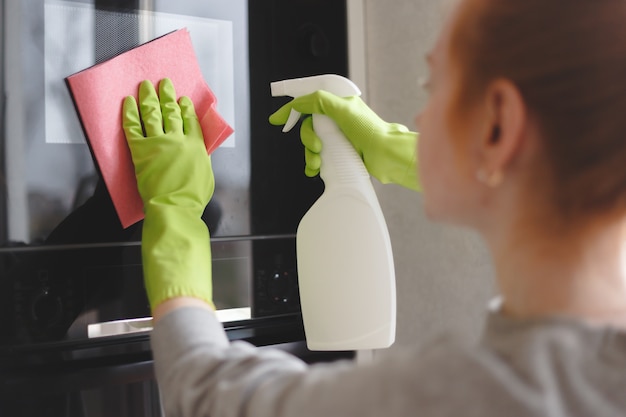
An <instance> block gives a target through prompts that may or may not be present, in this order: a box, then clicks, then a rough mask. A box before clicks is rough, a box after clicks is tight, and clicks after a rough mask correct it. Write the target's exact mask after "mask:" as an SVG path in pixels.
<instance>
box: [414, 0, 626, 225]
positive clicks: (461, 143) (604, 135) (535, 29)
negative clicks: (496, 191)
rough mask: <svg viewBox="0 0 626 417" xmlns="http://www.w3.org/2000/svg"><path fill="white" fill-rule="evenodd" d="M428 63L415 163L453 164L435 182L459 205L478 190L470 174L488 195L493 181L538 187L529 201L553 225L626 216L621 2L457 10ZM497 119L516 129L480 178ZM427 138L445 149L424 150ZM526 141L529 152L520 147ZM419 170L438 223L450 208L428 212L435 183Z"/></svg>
mask: <svg viewBox="0 0 626 417" xmlns="http://www.w3.org/2000/svg"><path fill="white" fill-rule="evenodd" d="M433 60H434V61H435V62H434V63H433V70H432V73H433V74H432V79H431V81H432V83H433V87H432V88H433V91H432V96H431V100H430V102H429V104H428V106H427V107H426V109H425V111H424V113H423V114H422V115H421V116H420V119H419V124H420V125H423V127H424V129H422V133H423V142H424V144H421V145H420V147H421V148H420V153H422V154H424V155H422V160H423V162H424V163H425V164H426V165H428V161H426V160H425V158H427V157H429V156H433V155H434V159H435V160H436V159H437V158H438V157H439V156H441V155H440V154H446V155H451V154H454V158H453V160H454V161H455V164H456V165H455V167H448V168H446V169H444V170H443V174H444V175H445V176H444V179H445V177H446V176H447V177H455V176H457V175H458V174H461V177H455V178H456V179H455V180H454V181H456V182H457V184H455V185H453V186H457V187H464V188H465V189H468V188H469V190H468V191H463V190H461V194H463V193H464V192H467V193H468V195H466V196H463V195H461V196H458V198H459V199H463V198H470V196H469V194H471V193H474V195H475V191H476V190H475V189H472V187H476V186H477V185H476V184H472V182H473V183H476V182H480V181H476V180H475V179H474V178H470V177H471V174H479V180H480V178H481V176H482V179H483V182H487V183H492V185H498V184H496V183H497V182H499V175H500V174H502V175H503V176H504V180H503V181H504V182H506V181H507V175H517V174H521V175H518V176H517V178H518V179H519V178H523V179H524V181H526V182H527V184H526V186H527V188H530V187H531V186H532V183H533V182H536V196H537V198H538V199H541V203H542V204H544V205H545V207H549V208H550V209H551V210H552V215H553V216H559V218H561V219H569V220H568V221H577V220H580V219H583V218H588V217H589V216H592V215H596V214H598V213H608V212H611V213H623V212H626V1H623V0H550V1H546V0H463V1H461V3H460V5H459V8H458V9H457V11H456V13H455V14H454V16H452V19H451V20H450V22H449V24H448V25H447V26H446V29H445V30H444V32H443V33H442V35H441V38H440V40H439V42H438V44H437V46H436V48H435V50H434V51H433ZM439 70H441V73H438V71H439ZM516 95H517V97H516ZM507 100H508V104H510V106H509V107H508V110H507V104H506V102H507ZM516 100H517V103H516ZM502 101H504V102H505V104H502ZM515 106H518V107H519V108H518V109H517V110H515V109H514V110H511V109H513V108H514V107H515ZM498 109H500V110H498ZM499 111H502V114H498V112H499ZM507 112H509V113H507ZM437 113H439V114H437ZM494 113H495V114H494ZM507 114H508V115H509V116H507ZM507 117H508V118H509V121H510V118H511V117H517V118H519V119H520V120H521V121H522V122H521V123H522V126H517V128H516V129H517V130H515V131H514V132H513V133H512V134H515V135H517V139H515V140H514V143H513V144H511V145H510V146H511V149H509V150H508V153H506V154H505V155H500V160H499V165H498V163H496V164H495V165H494V166H491V167H490V166H489V164H490V162H489V161H490V159H489V158H490V155H482V154H481V152H483V151H484V152H487V154H488V153H489V146H490V145H494V147H495V146H496V145H498V141H499V140H500V139H501V137H500V135H501V134H502V132H501V131H500V130H499V129H500V126H499V123H500V122H502V124H503V125H506V123H508V122H507V121H506V120H505V121H503V120H504V119H503V118H507ZM437 118H439V119H440V120H439V122H437V120H435V119H437ZM444 119H445V120H444ZM443 123H445V124H446V125H447V126H448V127H442V126H443ZM436 126H439V127H438V128H437V127H436ZM420 127H421V126H420ZM431 133H433V135H435V136H440V137H438V138H437V139H436V140H437V141H447V142H449V146H450V148H449V149H443V146H444V145H442V144H437V145H435V146H431V145H434V144H432V143H429V141H430V140H435V138H434V137H429V134H431ZM509 133H511V132H509ZM533 135H534V137H536V139H537V140H536V143H535V144H534V145H532V144H530V145H529V144H528V143H526V142H528V140H527V139H528V137H529V136H530V137H533ZM477 137H478V138H481V139H478V142H479V147H478V149H477V148H476V146H475V145H476V143H473V142H472V141H474V142H476V138H477ZM529 148H532V149H529ZM448 151H450V152H451V153H450V152H448ZM446 152H448V153H446ZM438 155H439V156H438ZM442 158H443V157H442ZM520 160H521V161H520ZM442 162H445V161H442V160H440V161H438V162H437V163H442ZM447 162H448V163H451V162H452V160H448V161H447ZM434 163H435V162H433V164H434ZM481 164H483V165H485V166H481ZM427 169H428V166H426V167H424V169H423V170H422V175H423V176H424V182H425V184H424V186H425V193H426V199H427V204H428V200H429V198H430V196H429V194H431V196H432V197H433V200H435V201H432V202H431V203H432V204H433V207H432V211H433V212H434V213H433V214H434V215H435V216H437V215H438V213H439V212H440V211H441V210H442V207H444V206H446V205H449V204H451V203H452V204H454V203H455V202H454V201H450V199H449V198H448V200H447V201H441V202H439V203H438V202H437V201H436V200H437V198H439V196H438V195H437V192H436V191H435V190H434V188H435V187H436V186H439V185H441V184H437V182H441V181H443V180H440V179H433V178H432V176H431V178H430V179H429V176H430V173H429V172H427ZM515 170H517V171H516V172H515V173H512V172H511V171H515ZM446 171H447V172H446ZM435 175H436V170H435ZM463 175H464V177H463ZM459 178H465V179H459ZM429 181H430V182H432V187H431V188H430V189H429ZM430 191H433V193H430ZM447 191H448V192H449V191H450V190H447ZM485 193H488V192H487V191H485ZM486 200H488V198H486V197H485V196H484V195H483V196H481V197H480V201H481V202H482V203H484V202H485V201H486ZM464 201H465V202H466V201H467V200H463V201H457V203H458V202H460V203H462V202H464ZM535 203H536V202H535ZM443 210H444V211H445V209H443ZM456 214H458V213H456ZM456 214H454V213H453V214H452V216H453V217H454V216H455V215H456ZM442 216H443V217H445V216H446V214H445V213H444V214H443V215H442Z"/></svg>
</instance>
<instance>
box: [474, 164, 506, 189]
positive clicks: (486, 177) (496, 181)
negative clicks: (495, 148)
mask: <svg viewBox="0 0 626 417" xmlns="http://www.w3.org/2000/svg"><path fill="white" fill-rule="evenodd" d="M476 179H477V180H478V181H479V182H482V183H483V184H485V185H487V186H488V187H490V188H496V187H497V186H499V185H500V184H502V180H503V179H504V176H503V175H502V171H499V170H498V171H494V172H492V173H491V174H487V171H486V170H485V169H483V168H481V169H479V170H478V171H476Z"/></svg>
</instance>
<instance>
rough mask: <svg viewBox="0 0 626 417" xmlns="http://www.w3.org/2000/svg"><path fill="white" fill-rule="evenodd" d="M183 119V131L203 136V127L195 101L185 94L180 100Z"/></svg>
mask: <svg viewBox="0 0 626 417" xmlns="http://www.w3.org/2000/svg"><path fill="white" fill-rule="evenodd" d="M178 104H179V106H180V112H181V115H182V120H183V132H184V133H185V135H188V136H190V135H191V136H200V137H201V138H202V128H201V127H200V121H199V120H198V116H197V115H196V110H195V108H194V106H193V102H192V101H191V99H190V98H189V97H186V96H183V97H181V98H180V100H179V101H178Z"/></svg>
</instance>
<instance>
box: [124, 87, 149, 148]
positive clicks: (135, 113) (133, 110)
mask: <svg viewBox="0 0 626 417" xmlns="http://www.w3.org/2000/svg"><path fill="white" fill-rule="evenodd" d="M122 127H123V128H124V133H125V134H126V140H127V141H132V140H138V139H142V138H144V134H143V128H142V127H141V119H140V118H139V109H137V102H136V101H135V97H133V96H128V97H126V98H125V99H124V103H123V106H122Z"/></svg>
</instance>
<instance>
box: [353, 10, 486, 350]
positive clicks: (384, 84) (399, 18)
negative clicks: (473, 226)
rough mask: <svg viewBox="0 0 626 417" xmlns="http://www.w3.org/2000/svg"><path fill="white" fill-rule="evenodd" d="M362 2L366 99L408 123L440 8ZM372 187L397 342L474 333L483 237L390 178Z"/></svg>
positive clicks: (479, 315)
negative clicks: (443, 219) (426, 209)
mask: <svg viewBox="0 0 626 417" xmlns="http://www.w3.org/2000/svg"><path fill="white" fill-rule="evenodd" d="M446 1H447V0H446ZM363 5H364V7H363V13H364V22H365V25H364V27H365V62H366V67H365V69H366V74H365V79H366V84H367V85H366V92H367V101H368V103H369V104H370V106H371V107H372V108H373V109H374V110H375V111H376V112H377V113H378V114H379V115H381V117H383V118H384V119H385V120H388V121H394V122H400V123H403V124H405V125H407V126H410V127H411V128H414V125H413V118H414V116H415V114H416V113H417V111H418V109H419V108H420V106H421V105H423V104H424V102H425V100H426V96H425V93H424V92H422V91H421V90H420V88H419V86H418V82H417V80H418V78H419V77H420V76H422V75H426V74H427V70H426V64H425V61H424V58H423V57H424V55H425V54H426V52H427V51H428V50H429V49H430V48H431V47H432V45H433V43H434V40H435V38H436V35H437V31H438V29H439V27H440V25H441V23H442V20H443V15H444V7H442V5H441V4H440V1H437V0H391V1H381V0H363ZM376 190H377V193H378V196H379V199H380V202H381V205H382V207H383V211H384V213H385V217H386V219H387V224H388V226H389V231H390V234H391V238H392V245H393V250H394V256H395V262H396V275H397V293H398V330H397V341H396V346H402V345H408V344H420V343H423V342H425V341H428V340H429V339H431V338H433V337H434V336H436V335H437V334H439V333H441V332H447V331H452V332H455V333H456V334H458V335H459V336H460V338H462V339H463V340H466V341H473V340H476V338H477V337H478V336H479V334H480V330H481V328H482V322H483V318H484V313H485V305H486V303H487V301H488V300H489V298H490V297H491V296H492V295H493V294H494V290H493V273H492V269H491V266H490V260H489V256H488V254H487V251H486V249H485V248H484V246H483V245H482V242H481V241H480V239H479V238H478V237H477V236H476V235H474V234H473V233H470V232H468V231H464V230H458V229H453V228H451V227H448V226H442V225H438V224H433V223H431V222H430V221H429V220H427V219H426V218H425V216H424V213H423V209H422V204H421V195H419V194H417V193H414V192H412V191H409V190H406V189H403V188H401V187H399V186H395V185H385V186H382V185H380V184H377V185H376ZM392 350H393V348H392Z"/></svg>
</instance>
